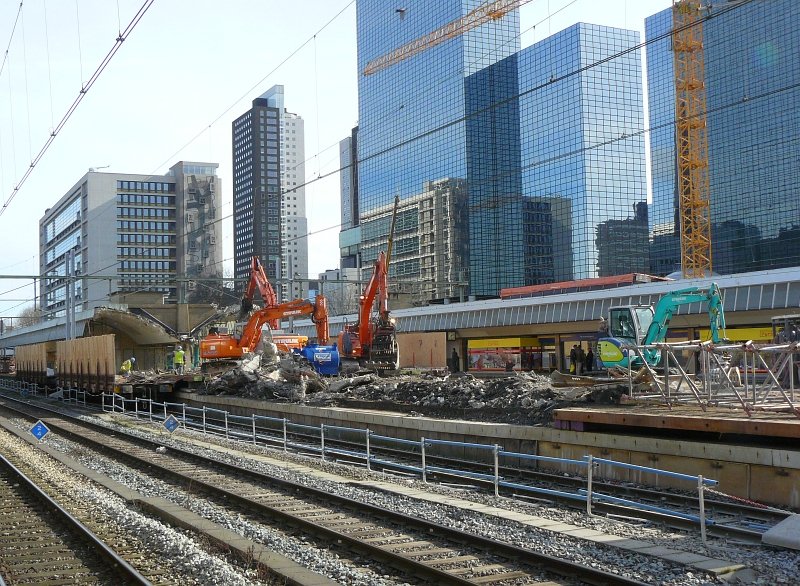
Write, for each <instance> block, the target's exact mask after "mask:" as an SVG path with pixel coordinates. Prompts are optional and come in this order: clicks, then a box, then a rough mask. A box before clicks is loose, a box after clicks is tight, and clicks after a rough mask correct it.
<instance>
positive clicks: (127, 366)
mask: <svg viewBox="0 0 800 586" xmlns="http://www.w3.org/2000/svg"><path fill="white" fill-rule="evenodd" d="M134 364H136V359H135V358H134V357H133V356H131V357H130V358H128V359H127V360H126V361H125V362H123V363H122V366H120V367H119V373H120V374H121V375H123V376H130V375H131V370H133V365H134Z"/></svg>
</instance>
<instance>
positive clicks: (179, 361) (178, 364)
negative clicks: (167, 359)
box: [172, 346, 186, 374]
mask: <svg viewBox="0 0 800 586" xmlns="http://www.w3.org/2000/svg"><path fill="white" fill-rule="evenodd" d="M185 359H186V352H184V351H183V348H181V347H180V346H175V353H174V354H173V355H172V364H173V366H174V367H175V372H176V373H178V374H183V364H184V362H185Z"/></svg>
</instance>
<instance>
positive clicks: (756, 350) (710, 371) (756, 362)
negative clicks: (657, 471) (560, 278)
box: [623, 341, 800, 417]
mask: <svg viewBox="0 0 800 586" xmlns="http://www.w3.org/2000/svg"><path fill="white" fill-rule="evenodd" d="M623 349H624V350H626V351H627V353H628V355H629V356H638V357H639V359H640V360H641V362H642V364H643V366H642V368H641V369H637V370H634V369H633V368H631V366H630V361H629V365H628V369H627V379H628V391H629V395H630V396H631V397H632V398H638V399H648V398H656V399H660V400H661V402H663V403H664V404H666V405H668V406H670V408H671V407H672V406H673V405H675V404H679V403H689V402H691V403H696V404H697V405H699V406H700V408H701V409H703V410H704V411H705V410H707V408H708V407H709V406H719V407H729V408H741V409H742V410H743V411H744V412H745V413H746V414H747V415H748V416H752V413H753V412H755V411H771V412H785V413H792V414H794V415H795V416H796V417H800V405H798V402H797V400H796V395H797V390H798V389H800V380H798V379H799V378H800V376H799V375H798V369H799V368H800V352H799V351H798V343H797V342H792V343H788V344H754V343H753V342H751V341H748V342H744V343H741V344H728V343H725V344H712V343H711V342H700V341H690V342H677V343H667V342H664V343H659V344H651V345H646V346H632V345H630V346H624V347H623ZM653 350H657V351H659V352H660V354H661V365H660V366H659V367H658V368H656V367H655V366H653V365H652V364H649V363H648V361H647V360H646V359H645V356H646V354H647V351H650V353H652V351H653ZM692 366H693V368H692ZM641 382H646V383H647V384H645V385H642V384H640V383H641ZM643 386H644V387H645V388H646V390H644V391H643V390H641V389H642V387H643Z"/></svg>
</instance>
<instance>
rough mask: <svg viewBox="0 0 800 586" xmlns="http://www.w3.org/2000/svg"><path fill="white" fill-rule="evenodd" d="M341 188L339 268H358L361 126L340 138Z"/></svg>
mask: <svg viewBox="0 0 800 586" xmlns="http://www.w3.org/2000/svg"><path fill="white" fill-rule="evenodd" d="M339 167H340V168H341V171H340V173H339V189H340V198H341V207H342V215H341V221H342V227H341V231H340V232H339V251H340V259H339V261H340V265H339V266H340V267H341V268H343V269H345V268H357V267H360V266H361V265H360V262H359V254H358V250H359V241H360V238H361V231H360V228H359V223H360V218H359V213H358V126H356V127H355V128H353V131H352V132H351V134H350V136H348V137H347V138H344V139H342V140H341V141H339Z"/></svg>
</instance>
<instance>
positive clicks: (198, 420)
mask: <svg viewBox="0 0 800 586" xmlns="http://www.w3.org/2000/svg"><path fill="white" fill-rule="evenodd" d="M103 410H105V411H113V412H117V413H121V414H124V415H129V416H133V417H136V418H146V419H149V420H150V421H166V419H167V417H169V415H170V414H172V415H174V416H176V418H177V419H178V420H179V421H180V423H181V424H182V425H183V426H184V427H186V428H187V429H194V430H196V431H200V432H202V433H204V434H213V435H217V436H224V437H225V438H227V439H230V440H235V441H241V442H247V443H252V444H254V445H258V444H261V445H265V446H270V447H276V448H279V449H283V450H284V451H288V450H290V449H291V450H294V451H295V452H297V453H300V454H306V455H312V456H313V457H319V458H320V459H321V460H323V461H324V460H326V459H327V458H328V457H336V456H346V457H348V458H350V459H352V460H355V461H356V462H359V461H360V462H363V466H365V467H366V469H367V470H373V469H374V468H375V467H380V468H382V469H384V470H385V469H391V470H393V471H397V472H400V473H404V474H410V475H413V476H418V477H419V478H420V479H421V480H422V481H423V482H426V483H427V482H428V480H429V476H430V475H431V474H439V475H447V476H449V477H457V478H458V477H460V478H465V479H470V480H473V481H477V482H480V483H484V484H486V485H487V486H491V487H493V490H494V494H495V496H500V489H501V488H502V489H508V490H509V491H511V492H512V495H514V494H518V493H529V494H539V495H545V496H550V497H556V498H561V499H569V500H574V501H580V502H584V503H586V512H587V514H589V515H593V512H592V506H593V503H596V502H607V503H615V504H620V505H625V506H627V507H631V508H635V509H640V510H644V511H652V512H657V513H661V514H664V515H670V516H673V517H678V518H681V519H684V520H687V521H690V522H695V523H698V524H699V526H700V532H701V536H702V538H703V540H704V541H705V540H706V526H707V525H709V524H713V523H714V521H713V520H711V519H708V518H707V517H706V514H705V505H704V489H705V487H708V486H715V485H717V484H718V483H717V481H716V480H711V479H708V478H703V477H702V476H692V475H687V474H682V473H679V472H672V471H669V470H661V469H658V468H649V467H645V466H637V465H634V464H628V463H626V462H618V461H615V460H608V459H604V458H595V457H594V456H591V455H587V456H584V457H583V459H580V460H575V459H569V458H556V457H551V456H539V455H535V454H528V453H521V452H510V451H506V450H504V449H503V448H502V446H500V445H498V444H481V443H470V442H458V441H451V440H440V439H431V438H425V437H421V438H420V439H419V440H412V439H405V438H397V437H392V436H387V435H379V434H376V433H374V432H373V431H371V430H370V429H369V428H353V427H344V426H339V425H330V424H326V423H321V424H319V425H307V424H301V423H294V422H292V421H290V420H289V419H287V418H277V417H266V416H263V415H256V414H253V415H251V416H249V417H247V416H241V415H232V414H230V413H228V412H227V411H224V410H220V409H213V408H209V407H206V406H203V407H190V406H188V405H186V404H184V403H167V402H164V403H159V402H156V401H152V400H150V399H133V398H125V397H122V396H120V395H103ZM344 442H347V443H346V444H345V445H347V446H348V447H347V448H344V447H341V446H339V445H332V444H338V443H344ZM350 446H355V447H350ZM437 447H449V448H452V449H454V450H457V451H463V452H465V453H466V452H468V451H470V450H471V451H473V452H475V453H485V454H487V457H484V458H475V460H474V461H471V462H466V464H468V465H470V467H474V468H476V469H478V470H480V466H481V465H485V466H486V467H487V468H486V471H485V472H481V471H477V472H476V471H475V470H464V469H458V468H451V467H442V466H435V465H431V464H430V462H429V459H430V457H431V456H432V450H433V451H435V450H436V448H437ZM398 452H399V453H402V454H403V455H404V456H405V457H404V458H402V459H400V458H393V457H392V454H393V453H398ZM415 456H416V457H417V458H418V463H414V462H413V458H414V457H415ZM461 461H462V462H463V460H461ZM514 462H517V463H518V462H533V463H535V464H536V465H537V466H538V465H548V464H554V465H558V466H567V467H573V468H575V469H577V470H579V471H581V472H582V473H583V474H582V476H585V479H586V485H585V488H580V489H578V490H576V491H575V492H570V491H565V490H557V489H553V488H546V487H543V486H536V485H533V484H525V483H522V482H513V481H511V480H508V479H507V478H506V477H505V476H503V475H502V474H501V469H503V468H506V467H513V466H512V464H513V463H514ZM601 467H607V468H615V467H616V468H624V469H629V470H635V471H638V472H646V473H649V474H653V475H656V476H665V477H669V478H673V479H678V480H685V481H687V482H690V483H692V484H693V485H695V486H696V487H697V490H698V510H699V514H697V515H695V514H692V513H687V512H685V511H680V510H676V509H670V508H668V507H659V506H654V505H650V504H647V503H640V502H636V501H633V500H630V499H622V498H619V497H615V496H613V495H608V494H603V493H599V492H597V491H596V490H595V489H594V487H593V482H594V480H595V478H596V477H597V472H598V470H600V469H601Z"/></svg>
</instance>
